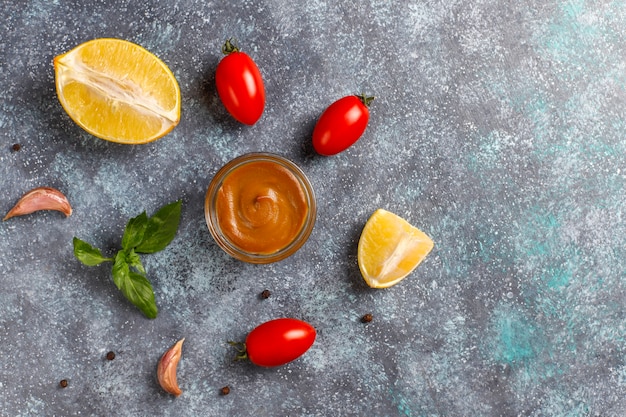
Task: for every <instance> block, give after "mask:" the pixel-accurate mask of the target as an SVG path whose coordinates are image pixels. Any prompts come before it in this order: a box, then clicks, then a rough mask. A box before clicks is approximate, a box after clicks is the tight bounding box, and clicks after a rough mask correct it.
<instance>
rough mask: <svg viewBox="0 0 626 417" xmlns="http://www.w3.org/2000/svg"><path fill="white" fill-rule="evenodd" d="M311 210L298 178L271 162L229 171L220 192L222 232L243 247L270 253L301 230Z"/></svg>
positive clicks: (250, 163)
mask: <svg viewBox="0 0 626 417" xmlns="http://www.w3.org/2000/svg"><path fill="white" fill-rule="evenodd" d="M308 211H309V206H308V203H307V198H306V194H305V191H304V189H303V188H302V185H301V184H300V182H299V181H298V179H297V178H296V177H295V176H294V174H292V173H291V172H290V171H289V170H288V169H287V168H285V167H283V166H281V165H280V164H277V163H275V162H269V161H255V162H249V163H246V164H244V165H242V166H240V167H238V168H236V169H235V170H233V171H232V172H231V173H229V174H228V176H227V177H226V178H224V181H223V182H222V185H221V187H220V189H219V191H218V194H217V202H216V215H217V219H218V222H219V226H220V228H221V229H222V233H223V234H224V235H225V236H226V237H227V238H228V239H229V240H230V241H231V242H232V243H233V244H234V245H235V246H237V247H239V248H240V249H242V250H244V251H246V252H251V253H257V254H270V253H274V252H277V251H279V250H281V249H283V248H284V247H286V246H288V245H289V244H290V243H291V242H292V241H293V240H294V239H295V238H296V236H298V233H300V230H302V227H303V225H304V222H305V220H306V217H307V213H308Z"/></svg>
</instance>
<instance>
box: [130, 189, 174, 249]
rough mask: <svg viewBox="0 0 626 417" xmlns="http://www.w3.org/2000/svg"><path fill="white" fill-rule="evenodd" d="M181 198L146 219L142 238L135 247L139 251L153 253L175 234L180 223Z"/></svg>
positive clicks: (163, 247) (168, 241) (165, 244)
mask: <svg viewBox="0 0 626 417" xmlns="http://www.w3.org/2000/svg"><path fill="white" fill-rule="evenodd" d="M181 205H182V200H178V201H175V202H173V203H170V204H168V205H166V206H163V207H162V208H161V209H159V211H157V212H156V213H155V214H154V215H153V216H152V217H150V218H149V219H148V225H147V226H146V231H145V233H144V235H143V240H142V241H141V243H140V244H139V245H137V246H136V247H135V251H137V252H139V253H154V252H158V251H160V250H163V249H165V247H166V246H167V245H169V244H170V242H171V241H172V240H173V239H174V236H176V231H177V230H178V224H179V223H180V211H181Z"/></svg>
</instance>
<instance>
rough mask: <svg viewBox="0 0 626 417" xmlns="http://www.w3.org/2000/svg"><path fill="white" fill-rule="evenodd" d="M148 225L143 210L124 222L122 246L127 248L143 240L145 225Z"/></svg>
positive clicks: (146, 216)
mask: <svg viewBox="0 0 626 417" xmlns="http://www.w3.org/2000/svg"><path fill="white" fill-rule="evenodd" d="M147 225H148V215H147V214H146V212H145V211H144V212H143V213H141V214H140V215H139V216H137V217H133V218H132V219H130V220H129V221H128V223H127V224H126V229H124V237H122V248H124V249H126V250H128V249H132V248H134V247H135V246H137V245H139V244H140V243H141V241H142V240H143V236H144V233H145V231H146V226H147Z"/></svg>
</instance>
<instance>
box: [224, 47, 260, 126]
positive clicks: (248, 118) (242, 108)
mask: <svg viewBox="0 0 626 417" xmlns="http://www.w3.org/2000/svg"><path fill="white" fill-rule="evenodd" d="M222 52H224V54H225V55H226V56H225V57H224V58H222V60H221V61H220V62H219V64H217V70H216V71H215V84H216V86H217V94H218V95H219V96H220V99H221V100H222V103H223V104H224V107H226V110H228V112H229V113H230V114H231V116H233V117H234V118H235V119H236V120H238V121H239V122H241V123H244V124H247V125H253V124H255V123H256V122H257V121H258V120H259V118H260V117H261V114H263V109H264V107H265V87H264V86H263V78H261V72H259V68H258V67H257V66H256V64H255V63H254V61H253V60H252V58H250V56H248V54H246V53H244V52H239V49H238V48H237V47H236V46H235V45H233V44H232V43H231V42H230V40H227V41H226V43H225V44H224V46H223V47H222Z"/></svg>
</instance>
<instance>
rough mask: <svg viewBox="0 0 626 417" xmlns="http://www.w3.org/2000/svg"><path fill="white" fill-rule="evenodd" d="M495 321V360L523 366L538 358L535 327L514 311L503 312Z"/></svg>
mask: <svg viewBox="0 0 626 417" xmlns="http://www.w3.org/2000/svg"><path fill="white" fill-rule="evenodd" d="M494 320H495V324H494V326H495V329H496V333H497V339H496V343H495V346H494V347H495V349H494V358H495V359H496V360H497V361H498V362H504V363H507V364H509V365H514V364H521V363H524V362H527V361H529V360H530V359H532V358H534V357H535V356H536V351H535V349H536V347H535V343H534V342H535V339H537V329H536V328H535V326H534V325H532V324H530V323H529V322H528V320H526V319H525V318H523V317H521V316H519V314H518V313H517V312H515V311H514V310H513V311H501V312H499V313H497V315H496V317H495V318H494Z"/></svg>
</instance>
